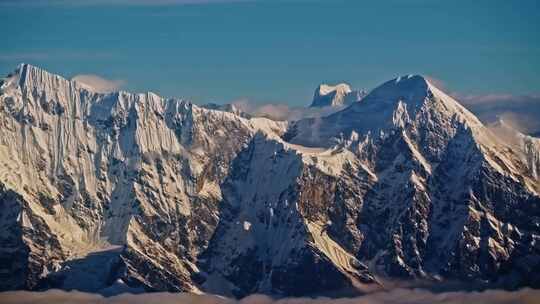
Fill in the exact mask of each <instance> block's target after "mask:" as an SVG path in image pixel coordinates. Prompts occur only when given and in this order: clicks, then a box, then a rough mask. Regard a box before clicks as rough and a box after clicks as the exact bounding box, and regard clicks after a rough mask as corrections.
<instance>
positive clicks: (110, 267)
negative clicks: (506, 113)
mask: <svg viewBox="0 0 540 304" xmlns="http://www.w3.org/2000/svg"><path fill="white" fill-rule="evenodd" d="M519 136H521V137H519ZM519 136H518V137H519V139H518V140H517V141H508V140H503V139H501V138H502V136H500V132H494V129H489V128H487V127H485V126H484V125H483V124H482V123H481V122H480V121H478V119H476V117H474V115H472V114H471V113H469V112H468V111H467V110H466V109H464V108H463V107H461V105H459V103H458V102H457V101H455V100H453V99H452V98H450V97H448V96H447V95H446V94H444V93H443V92H441V91H440V90H438V89H437V88H435V87H434V86H433V85H432V84H430V83H429V82H428V81H427V80H425V79H424V78H423V77H421V76H410V77H403V78H399V79H395V80H392V81H389V82H387V83H385V84H383V85H382V86H380V87H379V88H377V89H375V90H373V91H372V92H371V93H370V94H369V95H368V96H366V97H365V98H363V99H362V101H361V102H359V103H354V104H352V105H351V106H349V107H347V108H345V109H344V110H342V111H340V112H338V113H335V114H332V115H330V116H327V117H323V118H316V119H305V120H301V121H298V122H294V123H287V122H277V121H272V120H268V119H264V118H250V117H249V116H247V115H242V114H241V113H237V112H236V111H226V110H224V109H222V108H220V107H207V108H203V107H198V106H196V105H193V104H191V103H190V102H188V101H184V100H177V99H164V98H161V97H159V96H157V95H155V94H152V93H147V94H130V93H127V92H116V93H109V94H102V93H96V92H93V91H92V90H91V89H90V88H84V87H82V86H80V85H79V84H78V83H76V82H73V81H68V80H66V79H63V78H62V77H59V76H56V75H53V74H50V73H48V72H46V71H43V70H41V69H39V68H36V67H33V66H30V65H21V66H19V68H18V69H17V70H16V72H15V73H13V74H12V75H10V76H8V77H6V78H5V79H4V80H3V81H2V85H1V91H0V210H2V211H1V212H0V243H1V245H2V246H0V289H2V290H9V289H40V288H52V287H55V288H65V289H79V290H86V291H99V292H102V293H114V292H117V291H118V290H131V291H136V290H169V291H190V292H213V293H220V294H224V295H233V296H238V297H240V296H243V295H246V294H249V293H254V292H264V293H271V294H278V295H308V294H317V293H329V292H333V291H339V290H341V291H342V290H352V289H361V288H362V287H363V286H365V285H370V284H374V285H377V284H381V283H379V282H380V280H378V277H394V278H395V277H399V278H422V279H428V280H436V281H439V280H466V281H474V282H482V283H489V284H499V285H501V286H503V287H508V288H511V287H517V286H535V287H538V286H539V285H540V277H539V276H538V273H540V272H539V270H540V246H539V245H538V244H539V243H538V242H539V241H540V209H539V208H540V196H539V193H540V180H539V177H538V172H540V162H539V159H540V158H539V157H538V155H540V152H539V145H538V139H535V138H532V137H525V136H522V135H519ZM514 137H515V136H513V138H514ZM98 265H99V266H98ZM81 282H92V283H91V284H89V283H86V284H83V283H81Z"/></svg>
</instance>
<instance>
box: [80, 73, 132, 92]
mask: <svg viewBox="0 0 540 304" xmlns="http://www.w3.org/2000/svg"><path fill="white" fill-rule="evenodd" d="M71 80H73V81H76V82H78V83H80V84H82V85H83V86H84V87H86V88H88V89H90V90H93V91H95V92H99V93H107V92H114V91H118V90H119V89H120V88H122V87H123V86H124V85H125V84H126V81H125V80H121V79H113V80H109V79H105V78H103V77H100V76H98V75H93V74H80V75H76V76H74V77H73V78H72V79H71Z"/></svg>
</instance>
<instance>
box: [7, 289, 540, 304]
mask: <svg viewBox="0 0 540 304" xmlns="http://www.w3.org/2000/svg"><path fill="white" fill-rule="evenodd" d="M538 299H540V290H534V289H529V288H525V289H521V290H517V291H504V290H486V291H482V292H465V291H454V292H443V293H434V292H431V291H428V290H425V289H405V288H396V289H392V290H389V291H382V292H375V293H371V294H367V295H365V296H360V297H356V298H341V299H331V298H285V299H272V298H270V297H268V296H264V295H251V296H249V297H246V298H244V299H242V300H233V299H227V298H223V297H219V296H214V295H193V294H186V293H145V294H139V295H133V294H121V295H118V296H113V297H108V298H105V297H103V296H101V295H98V294H91V293H83V292H66V291H60V290H49V291H45V292H28V291H11V292H4V293H0V300H1V301H0V302H2V303H4V304H15V303H19V304H20V303H22V304H25V303H34V304H45V303H71V304H82V303H99V304H126V303H130V304H138V303H160V304H173V303H191V304H383V303H389V304H401V303H417V304H428V303H429V304H457V303H476V304H488V303H489V304H510V303H523V304H533V303H538V302H537V301H538Z"/></svg>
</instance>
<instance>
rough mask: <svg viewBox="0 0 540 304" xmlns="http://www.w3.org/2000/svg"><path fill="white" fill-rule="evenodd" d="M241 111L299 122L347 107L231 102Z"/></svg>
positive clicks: (243, 100)
mask: <svg viewBox="0 0 540 304" xmlns="http://www.w3.org/2000/svg"><path fill="white" fill-rule="evenodd" d="M231 104H232V105H234V106H235V107H236V108H238V109H239V110H241V111H243V112H246V113H248V114H250V115H252V116H260V117H267V118H271V119H275V120H289V121H294V120H299V119H302V118H308V117H322V116H326V115H330V114H332V113H334V112H337V111H339V110H342V109H344V108H345V107H331V106H328V107H322V108H308V107H290V106H288V105H286V104H277V103H266V104H256V103H251V102H250V101H249V100H247V99H240V100H235V101H233V102H231Z"/></svg>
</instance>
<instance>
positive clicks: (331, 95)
mask: <svg viewBox="0 0 540 304" xmlns="http://www.w3.org/2000/svg"><path fill="white" fill-rule="evenodd" d="M353 93H354V91H353V90H352V89H351V87H350V86H349V85H348V84H346V83H338V84H337V85H329V84H326V83H322V84H320V85H319V86H318V87H317V88H316V89H315V94H314V95H313V101H312V103H311V106H310V107H327V106H332V107H336V106H342V105H345V104H349V103H351V102H354V101H356V100H353V99H355V98H353V97H354V96H355V95H357V94H353Z"/></svg>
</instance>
